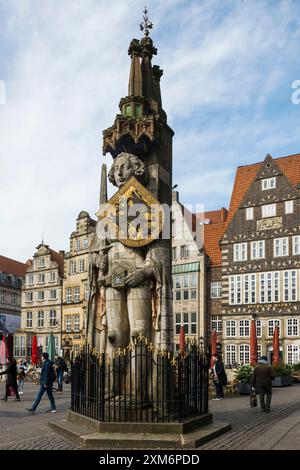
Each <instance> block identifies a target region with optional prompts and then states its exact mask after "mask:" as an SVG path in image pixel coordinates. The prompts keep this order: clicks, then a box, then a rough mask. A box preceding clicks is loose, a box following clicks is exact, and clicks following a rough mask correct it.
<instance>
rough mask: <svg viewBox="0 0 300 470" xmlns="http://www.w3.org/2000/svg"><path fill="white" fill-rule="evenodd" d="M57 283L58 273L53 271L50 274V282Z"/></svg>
mask: <svg viewBox="0 0 300 470" xmlns="http://www.w3.org/2000/svg"><path fill="white" fill-rule="evenodd" d="M55 281H56V272H55V271H51V273H50V282H55Z"/></svg>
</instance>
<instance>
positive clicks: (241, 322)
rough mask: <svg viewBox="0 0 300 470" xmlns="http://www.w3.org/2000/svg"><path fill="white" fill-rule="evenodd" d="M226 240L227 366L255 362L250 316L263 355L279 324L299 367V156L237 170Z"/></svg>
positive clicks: (286, 357) (285, 349)
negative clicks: (254, 324)
mask: <svg viewBox="0 0 300 470" xmlns="http://www.w3.org/2000/svg"><path fill="white" fill-rule="evenodd" d="M220 238H221V240H220V246H221V251H222V309H221V315H222V320H223V348H224V349H223V357H224V361H225V363H226V365H228V366H232V365H234V364H243V363H249V359H250V346H249V336H250V321H251V319H255V320H256V326H257V336H258V354H259V355H261V354H263V355H267V356H268V358H269V360H271V358H272V350H273V348H272V337H273V332H274V328H275V326H276V325H278V326H279V331H280V349H281V356H282V359H283V362H285V363H289V364H292V363H296V362H300V154H297V155H292V156H288V157H283V158H277V159H273V158H272V157H271V156H270V155H267V157H266V158H265V160H264V161H263V162H261V163H256V164H254V165H247V166H244V167H239V168H238V170H237V173H236V179H235V183H234V188H233V192H232V197H231V202H230V207H229V214H228V219H227V222H226V226H225V229H224V233H223V236H222V237H220Z"/></svg>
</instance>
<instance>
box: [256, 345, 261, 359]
mask: <svg viewBox="0 0 300 470" xmlns="http://www.w3.org/2000/svg"><path fill="white" fill-rule="evenodd" d="M261 356H262V345H261V344H258V345H257V357H258V359H260V358H261Z"/></svg>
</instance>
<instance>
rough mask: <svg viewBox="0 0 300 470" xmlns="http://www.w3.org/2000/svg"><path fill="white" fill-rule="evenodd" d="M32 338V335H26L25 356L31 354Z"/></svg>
mask: <svg viewBox="0 0 300 470" xmlns="http://www.w3.org/2000/svg"><path fill="white" fill-rule="evenodd" d="M32 338H33V336H31V335H27V338H26V356H31V355H32Z"/></svg>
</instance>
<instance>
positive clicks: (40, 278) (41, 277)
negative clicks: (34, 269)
mask: <svg viewBox="0 0 300 470" xmlns="http://www.w3.org/2000/svg"><path fill="white" fill-rule="evenodd" d="M38 282H39V284H44V282H45V274H44V273H40V274H39V277H38Z"/></svg>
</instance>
